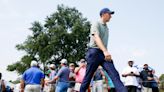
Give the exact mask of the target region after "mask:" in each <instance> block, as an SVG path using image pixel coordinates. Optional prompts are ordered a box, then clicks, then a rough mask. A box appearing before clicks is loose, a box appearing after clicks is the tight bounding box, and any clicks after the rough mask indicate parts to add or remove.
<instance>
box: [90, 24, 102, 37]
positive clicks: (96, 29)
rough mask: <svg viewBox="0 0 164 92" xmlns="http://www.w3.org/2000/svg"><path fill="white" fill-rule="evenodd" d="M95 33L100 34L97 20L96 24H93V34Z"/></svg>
mask: <svg viewBox="0 0 164 92" xmlns="http://www.w3.org/2000/svg"><path fill="white" fill-rule="evenodd" d="M95 33H97V34H98V35H99V33H100V32H99V23H98V22H96V23H95V24H93V25H92V26H91V35H94V34H95Z"/></svg>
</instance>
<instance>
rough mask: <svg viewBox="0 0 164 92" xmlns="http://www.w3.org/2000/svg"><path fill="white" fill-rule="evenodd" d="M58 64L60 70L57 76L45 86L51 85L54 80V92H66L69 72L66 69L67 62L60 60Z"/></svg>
mask: <svg viewBox="0 0 164 92" xmlns="http://www.w3.org/2000/svg"><path fill="white" fill-rule="evenodd" d="M60 63H61V64H60V65H61V68H60V69H59V71H58V73H57V75H56V76H55V77H54V78H53V79H52V80H50V81H47V82H46V84H52V83H54V82H55V81H56V80H58V81H57V84H56V90H55V92H67V89H68V85H69V73H70V70H69V68H68V67H67V60H66V59H62V60H61V61H60Z"/></svg>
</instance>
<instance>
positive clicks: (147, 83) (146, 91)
mask: <svg viewBox="0 0 164 92" xmlns="http://www.w3.org/2000/svg"><path fill="white" fill-rule="evenodd" d="M148 67H149V66H148V64H144V68H143V70H142V71H141V73H140V76H141V79H142V85H143V92H152V88H151V81H152V80H153V78H152V77H151V76H150V74H149V73H148V72H149V71H150V70H149V69H148Z"/></svg>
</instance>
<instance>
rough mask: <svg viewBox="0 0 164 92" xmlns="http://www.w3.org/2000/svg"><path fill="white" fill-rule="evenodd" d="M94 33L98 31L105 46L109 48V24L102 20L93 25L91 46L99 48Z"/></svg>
mask: <svg viewBox="0 0 164 92" xmlns="http://www.w3.org/2000/svg"><path fill="white" fill-rule="evenodd" d="M94 33H97V34H98V35H99V37H100V38H101V40H102V42H103V44H104V46H105V47H106V48H107V44H108V36H109V30H108V27H107V24H104V23H103V22H102V21H98V22H96V23H95V24H93V25H92V26H91V30H90V43H89V47H91V48H98V46H97V45H96V43H95V41H94V39H93V34H94Z"/></svg>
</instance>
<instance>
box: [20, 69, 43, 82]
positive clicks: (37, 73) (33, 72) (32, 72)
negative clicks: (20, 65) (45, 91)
mask: <svg viewBox="0 0 164 92" xmlns="http://www.w3.org/2000/svg"><path fill="white" fill-rule="evenodd" d="M43 78H44V74H43V72H42V71H41V70H40V69H39V68H37V67H31V68H29V69H28V70H26V71H25V72H24V73H23V76H22V79H23V80H24V81H25V84H40V83H41V79H43Z"/></svg>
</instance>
